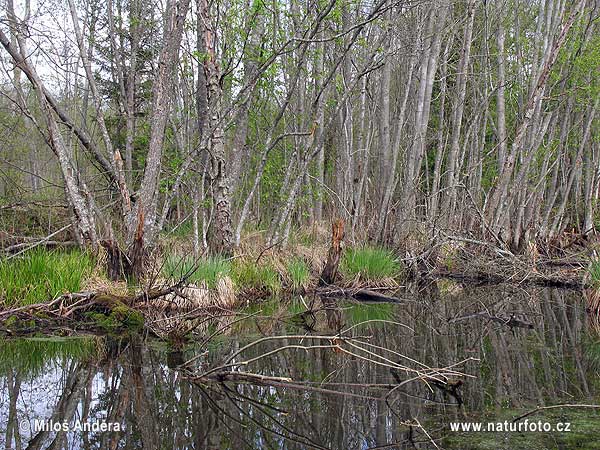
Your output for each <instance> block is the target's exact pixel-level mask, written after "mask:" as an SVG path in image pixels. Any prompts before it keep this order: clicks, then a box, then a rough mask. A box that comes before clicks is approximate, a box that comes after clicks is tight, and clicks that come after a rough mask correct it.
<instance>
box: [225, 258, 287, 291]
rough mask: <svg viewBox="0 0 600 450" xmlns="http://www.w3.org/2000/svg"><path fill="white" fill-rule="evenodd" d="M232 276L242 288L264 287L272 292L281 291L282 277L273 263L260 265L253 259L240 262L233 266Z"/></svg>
mask: <svg viewBox="0 0 600 450" xmlns="http://www.w3.org/2000/svg"><path fill="white" fill-rule="evenodd" d="M232 278H233V281H234V283H235V285H236V286H237V287H238V288H240V289H242V288H255V289H264V290H266V291H268V292H269V293H270V294H277V293H279V291H281V278H280V277H279V273H278V272H277V271H276V270H275V268H274V267H273V266H271V265H264V266H258V265H257V264H255V263H254V262H253V261H242V262H238V263H237V264H235V265H234V266H233V271H232Z"/></svg>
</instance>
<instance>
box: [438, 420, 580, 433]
mask: <svg viewBox="0 0 600 450" xmlns="http://www.w3.org/2000/svg"><path fill="white" fill-rule="evenodd" d="M450 431H463V432H469V431H475V432H482V431H484V432H494V433H500V432H506V431H508V432H514V433H519V432H527V431H530V432H542V433H549V432H552V431H558V432H569V431H571V424H570V423H569V422H564V423H563V422H558V423H557V424H556V425H552V424H551V423H549V422H542V421H541V420H538V421H537V422H531V421H529V420H524V421H522V422H516V423H515V422H509V421H507V420H505V421H504V422H487V423H484V422H450Z"/></svg>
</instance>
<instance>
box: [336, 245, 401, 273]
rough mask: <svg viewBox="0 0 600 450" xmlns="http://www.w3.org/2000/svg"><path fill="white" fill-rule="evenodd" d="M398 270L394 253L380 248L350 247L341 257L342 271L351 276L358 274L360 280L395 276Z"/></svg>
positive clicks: (399, 267)
mask: <svg viewBox="0 0 600 450" xmlns="http://www.w3.org/2000/svg"><path fill="white" fill-rule="evenodd" d="M400 270H401V266H400V264H399V263H398V262H397V261H396V259H395V258H394V255H393V254H392V253H391V252H390V251H388V250H385V249H381V248H373V247H362V248H350V249H348V250H347V251H346V252H345V254H344V257H343V259H342V272H343V273H344V274H345V275H346V276H348V277H351V278H354V277H356V276H358V277H359V278H360V279H361V280H362V281H379V280H383V279H386V278H395V277H396V276H398V275H399V274H400Z"/></svg>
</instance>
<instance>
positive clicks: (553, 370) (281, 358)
mask: <svg viewBox="0 0 600 450" xmlns="http://www.w3.org/2000/svg"><path fill="white" fill-rule="evenodd" d="M436 297H437V296H433V297H432V296H429V297H427V298H421V297H418V296H415V297H414V301H407V302H406V303H405V304H402V305H399V306H398V307H394V308H391V307H389V306H385V307H383V308H382V307H380V306H372V307H362V308H365V312H363V313H362V314H363V315H364V316H366V317H367V318H368V316H369V314H371V313H374V314H380V313H381V311H382V310H385V311H386V314H389V319H390V320H393V321H397V322H400V323H403V324H410V326H411V328H412V330H410V329H407V328H404V327H402V328H400V327H398V326H397V325H394V324H392V323H387V322H367V323H366V324H364V325H362V326H361V327H360V334H361V335H365V336H371V337H372V338H371V339H372V342H374V343H376V344H377V345H380V346H382V347H386V348H390V349H394V351H396V352H398V353H400V354H403V355H406V356H408V357H410V358H412V359H414V360H416V361H421V362H423V363H425V364H427V365H429V366H431V367H445V366H448V365H450V364H453V363H454V362H456V361H459V360H462V359H465V358H466V357H469V356H472V357H474V358H478V359H480V362H471V363H469V365H468V366H467V367H466V372H468V373H470V374H473V375H476V376H477V377H476V378H473V379H468V380H465V382H464V384H463V385H462V386H461V387H460V391H459V392H460V396H461V398H462V400H463V401H464V406H463V407H462V408H459V407H458V406H457V398H456V397H455V396H454V395H452V393H451V392H449V391H448V390H447V389H442V388H440V387H438V386H435V385H432V384H431V383H429V384H425V383H422V382H418V381H415V382H412V383H408V384H406V385H405V386H403V387H402V388H401V389H394V390H393V393H392V394H390V395H389V396H388V397H387V398H385V397H386V393H389V391H390V388H391V387H393V385H395V384H396V383H397V382H398V379H406V378H409V377H408V376H407V374H404V373H401V372H399V373H392V372H391V371H390V369H387V368H385V367H378V366H374V365H373V364H369V363H367V362H366V361H364V360H361V359H356V358H355V359H353V358H348V357H347V356H346V355H344V354H340V353H338V352H335V351H333V350H332V349H330V348H317V349H314V350H312V351H310V352H294V351H286V352H280V353H275V354H274V355H273V357H271V358H265V359H260V360H259V361H257V363H256V365H255V366H253V367H252V370H253V371H254V372H256V373H260V374H263V375H266V376H274V377H275V376H278V377H289V378H292V379H294V380H305V381H312V382H313V383H314V384H313V385H312V386H314V387H317V388H319V389H320V390H314V391H313V390H308V391H307V390H301V389H282V388H279V387H277V388H276V387H272V386H265V385H256V384H251V383H231V382H222V383H219V382H212V383H202V382H201V383H198V382H191V381H190V380H188V379H186V378H185V377H184V376H183V374H182V373H181V372H179V371H177V370H172V369H169V367H168V365H167V364H166V356H165V354H164V352H163V351H159V350H155V349H153V348H152V346H147V345H142V344H141V343H139V342H126V343H123V344H121V345H119V344H115V343H113V344H111V345H110V346H109V348H108V351H107V352H106V354H105V355H104V357H103V358H102V359H101V360H97V359H96V360H84V361H82V360H81V359H77V360H75V359H73V360H69V359H66V360H63V361H62V363H61V364H60V371H59V372H57V377H56V379H54V380H53V382H54V383H56V386H57V390H56V393H55V396H54V397H53V398H52V399H51V400H48V404H49V405H51V408H50V410H49V411H43V410H42V408H39V407H36V406H35V404H33V403H31V402H34V401H35V399H34V398H33V397H32V395H31V391H32V389H33V386H34V385H35V383H42V382H45V383H48V381H49V380H47V379H44V380H43V379H41V378H40V377H39V376H37V377H34V378H33V379H27V374H26V373H22V372H20V371H12V372H8V373H7V374H6V375H5V376H4V380H3V382H2V383H3V386H5V388H4V389H3V390H4V391H5V392H6V393H7V395H6V397H7V399H6V400H7V401H3V402H2V406H1V407H0V408H1V409H0V412H1V414H2V416H1V423H4V424H6V425H7V426H6V432H5V435H4V443H8V445H6V448H11V446H10V443H11V442H15V441H16V442H19V446H16V447H14V448H30V449H42V448H44V449H45V448H84V449H133V448H144V449H162V448H198V449H200V448H282V447H284V448H290V449H294V448H321V447H322V448H359V447H360V448H365V447H369V446H376V445H382V444H393V443H396V446H397V447H399V448H404V447H406V448H409V447H413V446H416V447H422V448H428V447H429V446H430V443H428V442H427V440H426V439H425V437H424V435H423V434H422V433H419V432H418V428H417V423H420V424H422V425H424V426H425V427H426V428H427V429H428V430H429V432H431V433H433V434H434V435H439V434H440V433H441V432H442V430H443V428H444V427H447V423H448V422H449V421H452V420H456V419H458V418H461V417H463V416H464V415H467V416H469V417H471V418H473V417H476V416H477V415H478V414H480V413H481V412H482V411H484V410H490V409H492V410H493V409H496V408H501V407H515V408H520V407H527V406H529V405H544V404H549V403H556V402H557V401H558V400H559V399H561V398H565V397H568V398H569V399H572V398H586V397H590V396H591V395H593V393H594V385H593V381H591V380H593V379H594V377H597V376H598V370H599V368H598V364H597V363H594V361H591V360H590V358H589V356H588V354H587V353H586V351H585V342H586V339H589V338H587V337H586V320H585V319H586V316H585V304H584V303H583V302H582V299H581V296H580V295H579V294H577V293H570V292H565V291H559V290H552V289H536V290H527V291H524V290H519V289H515V288H510V289H509V288H502V289H490V288H489V287H479V288H470V289H467V288H460V287H457V286H442V289H441V294H440V296H439V297H437V298H436ZM369 308H373V309H372V311H369ZM386 308H387V309H386ZM484 310H485V311H487V312H489V313H490V314H492V315H502V316H504V317H508V316H510V317H520V318H526V319H527V320H528V321H530V322H532V323H534V325H535V328H534V329H532V330H529V329H522V328H510V327H508V326H505V325H502V324H499V323H497V322H493V321H489V320H484V319H482V318H480V317H479V318H478V317H474V318H471V319H465V320H460V321H456V320H455V319H456V318H460V317H464V316H468V315H469V314H472V313H474V312H478V311H484ZM354 314H355V315H356V311H355V312H354ZM377 317H381V316H380V315H379V316H377ZM364 318H365V317H361V320H362V319H364ZM353 320H356V318H354V319H353V317H352V316H351V315H350V314H349V312H348V311H340V310H330V311H325V312H322V313H320V314H317V325H316V329H317V331H318V332H321V333H323V332H326V331H327V330H328V329H332V328H333V329H339V328H340V327H342V326H348V325H351V324H352V321H353ZM282 327H283V325H282ZM277 331H278V330H277V327H276V326H275V327H274V329H273V332H277ZM279 331H283V330H279ZM288 344H290V342H286V340H283V341H266V342H264V343H263V344H262V345H260V346H256V347H252V348H250V349H248V352H247V354H246V355H245V357H247V358H252V357H254V356H258V355H260V354H261V353H264V352H266V351H270V350H274V349H276V348H277V346H284V345H288ZM240 345H241V344H240V342H238V341H236V340H234V339H230V340H226V341H225V342H224V343H222V344H221V345H220V346H219V347H215V348H212V349H211V351H210V352H209V353H208V355H207V356H206V358H208V360H206V359H203V358H200V359H198V360H197V364H198V365H199V366H201V367H206V366H210V365H212V364H215V363H217V362H219V361H223V360H224V359H225V358H226V357H227V356H229V355H232V354H233V353H234V352H236V351H238V350H239V349H240ZM339 389H342V390H343V391H344V392H345V393H346V394H345V395H340V394H334V393H332V392H329V391H330V390H331V391H333V390H339ZM384 398H385V401H382V399H384ZM44 414H46V415H44ZM49 417H52V418H53V420H55V421H56V422H58V421H73V420H75V419H79V420H82V421H83V420H87V419H94V420H96V419H98V418H103V419H105V420H106V421H107V422H119V423H122V424H124V431H123V432H121V433H96V434H94V433H90V434H79V435H78V434H74V433H38V434H34V435H29V434H28V433H27V430H25V432H24V431H23V429H19V427H18V426H17V425H16V424H17V423H18V422H19V421H21V420H23V419H25V418H28V419H33V418H38V419H40V418H44V419H47V418H49ZM417 421H418V422H417ZM411 424H412V427H411V426H410V425H411ZM419 441H423V442H422V444H419ZM27 442H28V444H27ZM0 443H1V442H0Z"/></svg>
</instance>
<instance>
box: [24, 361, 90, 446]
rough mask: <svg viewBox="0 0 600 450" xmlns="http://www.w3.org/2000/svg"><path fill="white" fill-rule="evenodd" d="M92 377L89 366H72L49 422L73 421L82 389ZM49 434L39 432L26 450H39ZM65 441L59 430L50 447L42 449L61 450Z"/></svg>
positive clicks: (48, 432)
mask: <svg viewBox="0 0 600 450" xmlns="http://www.w3.org/2000/svg"><path fill="white" fill-rule="evenodd" d="M93 376H94V372H93V371H92V366H91V365H87V364H85V365H84V364H77V365H75V366H72V368H71V369H70V370H69V373H68V375H67V380H66V383H65V387H64V388H63V392H62V394H61V396H60V399H59V400H58V403H57V404H56V407H55V408H54V411H53V413H52V417H51V418H50V421H52V422H53V423H59V422H68V423H70V422H71V421H72V420H73V417H74V415H75V411H76V409H77V405H78V404H79V402H80V401H81V398H82V396H83V392H84V389H85V387H86V385H87V384H88V383H89V382H90V380H91V379H92V378H93ZM49 434H50V431H40V432H39V433H38V434H36V435H35V436H34V437H33V439H31V441H29V445H28V446H27V449H26V450H40V449H41V448H42V445H43V444H44V442H45V441H46V438H47V437H48V436H49ZM65 440H66V434H65V432H64V431H62V430H61V431H59V432H57V433H56V436H55V437H54V440H53V441H52V442H51V443H50V445H48V446H47V447H44V449H45V450H55V449H61V448H63V446H64V445H65V442H66V441H65Z"/></svg>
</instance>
